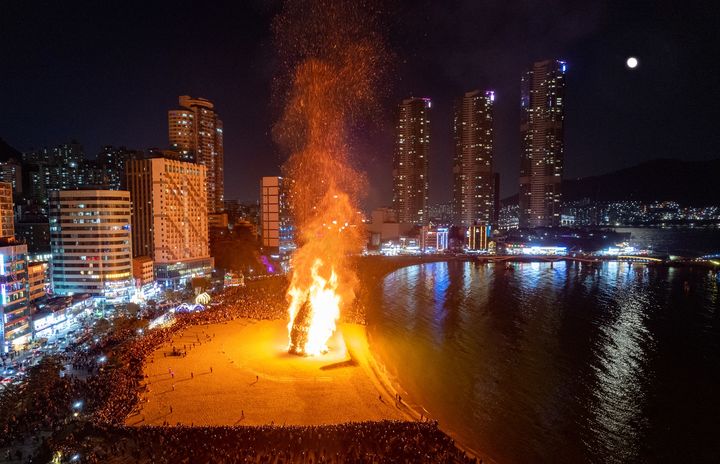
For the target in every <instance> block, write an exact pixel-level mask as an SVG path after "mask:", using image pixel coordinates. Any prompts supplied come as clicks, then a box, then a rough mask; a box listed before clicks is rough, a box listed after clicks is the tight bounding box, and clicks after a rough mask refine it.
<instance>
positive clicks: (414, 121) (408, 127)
mask: <svg viewBox="0 0 720 464" xmlns="http://www.w3.org/2000/svg"><path fill="white" fill-rule="evenodd" d="M431 108H432V102H431V101H430V99H429V98H408V99H405V100H403V102H402V103H401V104H400V106H399V108H398V120H397V127H396V131H395V132H396V133H395V137H396V140H395V153H394V156H393V202H392V203H393V208H394V209H395V211H396V212H397V216H398V222H403V223H410V224H420V225H424V224H426V223H427V221H428V154H429V150H430V110H431Z"/></svg>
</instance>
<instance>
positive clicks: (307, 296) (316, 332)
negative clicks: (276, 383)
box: [288, 258, 341, 356]
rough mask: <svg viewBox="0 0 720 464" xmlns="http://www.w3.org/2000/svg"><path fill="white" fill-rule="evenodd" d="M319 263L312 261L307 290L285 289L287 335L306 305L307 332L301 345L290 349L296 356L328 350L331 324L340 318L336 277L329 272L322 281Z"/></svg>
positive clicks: (320, 261)
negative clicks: (287, 302) (326, 277)
mask: <svg viewBox="0 0 720 464" xmlns="http://www.w3.org/2000/svg"><path fill="white" fill-rule="evenodd" d="M322 265H323V262H322V260H321V259H320V258H317V259H316V260H315V263H314V264H313V266H312V269H311V271H310V272H311V276H312V283H311V285H310V288H309V289H307V290H303V289H301V288H299V287H291V288H290V290H288V294H289V295H290V298H291V301H290V309H289V311H290V323H289V324H288V333H290V334H292V330H293V325H294V323H295V318H296V316H297V315H298V313H299V311H300V308H301V306H302V305H303V304H305V303H306V302H307V303H308V304H309V306H310V313H309V315H308V319H309V324H308V326H307V328H308V330H307V332H306V334H305V337H304V345H303V346H292V344H291V346H290V347H289V349H290V350H294V351H295V352H297V353H298V354H305V355H310V356H315V355H319V354H323V353H326V352H327V351H328V347H327V341H328V340H329V339H330V337H331V336H332V334H333V333H334V332H335V323H336V321H337V320H338V318H339V317H340V301H341V298H340V295H339V294H338V293H337V287H338V278H337V274H336V273H335V270H334V269H331V271H330V278H329V279H325V278H323V277H322V276H321V275H320V272H319V271H320V268H321V266H322Z"/></svg>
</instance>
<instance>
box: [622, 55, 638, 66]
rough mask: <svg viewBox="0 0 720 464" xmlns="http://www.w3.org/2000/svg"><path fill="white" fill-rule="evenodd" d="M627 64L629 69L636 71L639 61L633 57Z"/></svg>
mask: <svg viewBox="0 0 720 464" xmlns="http://www.w3.org/2000/svg"><path fill="white" fill-rule="evenodd" d="M625 64H627V67H628V68H630V69H635V68H637V65H638V60H637V58H635V57H634V56H631V57H630V58H628V59H627V61H626V62H625Z"/></svg>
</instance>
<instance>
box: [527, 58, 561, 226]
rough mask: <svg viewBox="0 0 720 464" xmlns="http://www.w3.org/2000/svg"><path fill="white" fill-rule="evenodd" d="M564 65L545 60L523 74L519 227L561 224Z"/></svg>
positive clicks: (555, 61)
mask: <svg viewBox="0 0 720 464" xmlns="http://www.w3.org/2000/svg"><path fill="white" fill-rule="evenodd" d="M566 70H567V64H566V63H565V62H564V61H559V60H546V61H539V62H536V63H534V64H533V66H532V68H530V69H529V70H528V71H526V72H525V74H523V76H522V87H521V101H520V105H521V121H520V134H521V136H522V141H521V143H522V148H521V149H522V153H521V155H520V156H521V158H520V198H519V202H520V227H543V226H544V227H547V226H558V225H560V201H561V199H562V192H561V184H562V175H563V164H564V159H563V158H564V150H565V142H564V119H565V98H564V97H565V72H566Z"/></svg>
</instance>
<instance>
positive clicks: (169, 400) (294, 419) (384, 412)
mask: <svg viewBox="0 0 720 464" xmlns="http://www.w3.org/2000/svg"><path fill="white" fill-rule="evenodd" d="M345 329H347V330H345ZM342 331H346V332H348V333H350V334H352V335H350V337H351V338H352V340H351V342H352V343H349V345H351V346H362V345H366V341H365V340H361V339H362V338H363V334H364V327H362V326H354V325H347V326H341V330H340V331H338V332H336V333H335V335H334V336H333V337H332V338H331V339H330V341H329V343H328V346H329V348H330V351H329V352H328V353H327V354H324V355H320V356H315V357H298V356H293V355H291V354H288V352H287V327H286V326H285V323H284V322H283V321H261V322H250V321H247V320H236V321H233V322H231V323H228V324H214V325H209V326H197V327H193V328H190V329H188V330H186V331H185V333H184V336H183V337H179V336H177V337H176V338H175V340H174V344H175V346H176V347H178V346H179V347H182V346H183V344H185V345H190V346H191V345H192V342H193V341H195V342H196V345H197V346H196V348H194V349H192V350H190V351H189V353H188V355H187V356H186V357H175V356H166V357H164V356H163V352H165V353H169V352H170V345H165V346H163V347H162V348H161V349H159V350H157V351H156V352H155V353H154V354H153V355H152V356H151V359H153V362H152V363H150V362H149V361H148V364H147V367H146V370H145V373H146V374H148V375H149V379H148V381H149V383H150V385H149V387H150V390H151V391H150V393H147V394H145V395H144V399H149V402H147V403H145V402H143V409H142V411H141V412H140V414H136V415H131V416H130V417H128V420H127V423H128V424H129V425H160V424H162V423H163V421H168V422H169V423H170V424H172V425H175V424H176V423H178V422H179V423H181V424H185V425H190V424H194V425H262V424H270V423H275V424H276V425H282V424H288V425H293V424H294V425H316V424H335V423H343V422H348V421H365V420H382V419H397V420H405V419H407V416H405V415H404V414H403V413H402V412H401V411H400V410H398V409H397V408H396V407H395V404H394V402H393V399H392V397H391V396H390V395H386V394H383V401H380V400H379V399H378V395H379V394H380V393H379V391H378V388H377V387H376V385H377V382H376V381H375V379H373V378H372V377H371V375H369V372H368V370H367V369H365V368H363V365H366V364H367V363H366V360H364V359H356V361H357V362H356V361H351V360H350V358H349V356H348V354H347V351H346V349H345V344H344V342H343V339H342V336H341V335H340V332H342ZM203 332H204V334H208V335H210V336H212V334H213V333H214V334H215V337H214V338H213V339H212V341H208V342H203V344H202V345H198V344H197V336H199V337H200V339H201V340H203V337H204V334H203ZM357 351H358V354H356V355H355V357H356V358H357V357H361V358H362V357H364V356H365V355H364V354H363V352H362V350H360V349H358V350H357ZM210 367H212V369H213V370H212V373H210ZM168 369H172V370H173V372H174V378H173V377H172V376H171V375H170V374H169V372H168ZM191 372H192V373H193V376H192V377H191V374H190V373H191ZM256 376H257V380H256ZM173 385H174V386H175V387H174V389H173ZM318 398H322V401H318ZM170 406H172V413H170Z"/></svg>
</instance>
